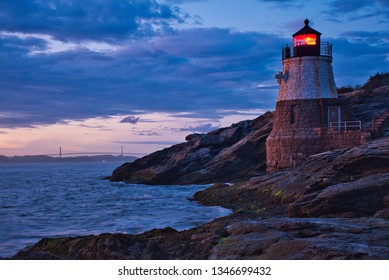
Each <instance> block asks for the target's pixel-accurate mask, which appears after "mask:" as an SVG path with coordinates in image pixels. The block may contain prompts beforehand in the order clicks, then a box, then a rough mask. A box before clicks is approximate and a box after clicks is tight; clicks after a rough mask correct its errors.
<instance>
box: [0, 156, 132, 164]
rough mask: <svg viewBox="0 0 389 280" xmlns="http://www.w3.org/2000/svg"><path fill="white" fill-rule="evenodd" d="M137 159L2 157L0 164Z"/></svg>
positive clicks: (129, 157) (120, 157)
mask: <svg viewBox="0 0 389 280" xmlns="http://www.w3.org/2000/svg"><path fill="white" fill-rule="evenodd" d="M135 159H137V158H136V157H133V156H113V155H98V156H77V157H51V156H44V155H41V156H39V155H38V156H13V157H6V156H1V155H0V164H7V163H8V164H9V163H15V164H17V163H67V162H69V163H72V162H131V161H134V160H135Z"/></svg>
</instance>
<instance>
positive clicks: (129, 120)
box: [120, 116, 140, 124]
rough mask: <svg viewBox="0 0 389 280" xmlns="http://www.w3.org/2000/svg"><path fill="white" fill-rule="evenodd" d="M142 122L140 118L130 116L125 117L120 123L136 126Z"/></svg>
mask: <svg viewBox="0 0 389 280" xmlns="http://www.w3.org/2000/svg"><path fill="white" fill-rule="evenodd" d="M139 120H140V117H135V116H128V117H125V118H124V119H122V120H121V121H120V123H131V124H136V123H138V122H139Z"/></svg>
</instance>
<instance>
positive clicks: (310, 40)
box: [293, 34, 316, 47]
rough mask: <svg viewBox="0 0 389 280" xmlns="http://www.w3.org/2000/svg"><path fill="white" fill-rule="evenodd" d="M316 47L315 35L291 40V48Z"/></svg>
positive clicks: (306, 35) (301, 36) (303, 35)
mask: <svg viewBox="0 0 389 280" xmlns="http://www.w3.org/2000/svg"><path fill="white" fill-rule="evenodd" d="M304 45H316V34H302V35H298V36H296V37H294V38H293V46H294V47H296V46H304Z"/></svg>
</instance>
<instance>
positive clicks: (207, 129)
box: [179, 123, 220, 133]
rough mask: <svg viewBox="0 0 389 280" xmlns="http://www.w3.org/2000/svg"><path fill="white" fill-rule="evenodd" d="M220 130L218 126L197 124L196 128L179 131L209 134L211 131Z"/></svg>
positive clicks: (189, 127) (190, 127)
mask: <svg viewBox="0 0 389 280" xmlns="http://www.w3.org/2000/svg"><path fill="white" fill-rule="evenodd" d="M218 128H220V125H217V126H214V125H212V124H211V123H205V124H199V125H198V126H188V127H185V128H180V129H179V131H188V132H203V133H205V132H210V131H212V130H215V129H218Z"/></svg>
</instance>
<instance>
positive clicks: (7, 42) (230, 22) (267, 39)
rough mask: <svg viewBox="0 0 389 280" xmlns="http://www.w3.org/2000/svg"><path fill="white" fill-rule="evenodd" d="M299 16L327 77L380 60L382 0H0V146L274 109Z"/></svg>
mask: <svg viewBox="0 0 389 280" xmlns="http://www.w3.org/2000/svg"><path fill="white" fill-rule="evenodd" d="M306 17H307V18H308V19H310V22H311V24H310V25H311V26H312V27H313V28H314V29H316V30H318V31H320V32H321V33H322V41H324V42H325V41H328V42H331V43H332V44H333V59H334V61H333V68H334V74H335V81H336V84H337V86H344V85H358V84H363V83H364V82H365V81H366V80H367V79H368V78H369V76H371V75H374V74H375V73H377V72H389V1H388V0H359V1H354V0H326V1H317V0H311V1H306V0H305V1H303V0H189V1H183V0H164V1H163V0H158V1H157V0H132V1H130V0H112V1H108V0H47V1H46V0H18V1H15V0H0V155H7V156H13V155H26V154H30V155H37V154H52V153H57V152H58V149H59V147H60V146H61V147H62V151H63V152H86V151H88V152H94V151H99V152H100V151H110V152H120V149H121V147H122V146H123V147H124V151H125V152H127V153H140V154H146V153H150V152H152V151H155V150H158V149H161V148H164V147H167V146H170V145H172V144H174V143H179V142H183V141H185V140H184V138H185V136H186V135H187V134H190V133H196V132H200V133H201V132H208V131H210V130H213V129H216V128H218V127H223V126H229V125H230V124H232V123H234V122H238V121H240V120H245V119H252V118H255V117H256V116H258V115H260V114H262V113H264V112H266V111H268V110H274V107H275V100H276V96H277V90H278V85H277V83H276V80H275V79H274V74H275V73H277V72H278V71H280V70H281V69H282V65H281V47H282V46H283V45H285V44H286V43H290V41H291V35H292V34H293V33H295V32H296V31H298V30H299V29H300V28H302V27H303V26H304V23H303V21H304V19H305V18H306Z"/></svg>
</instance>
